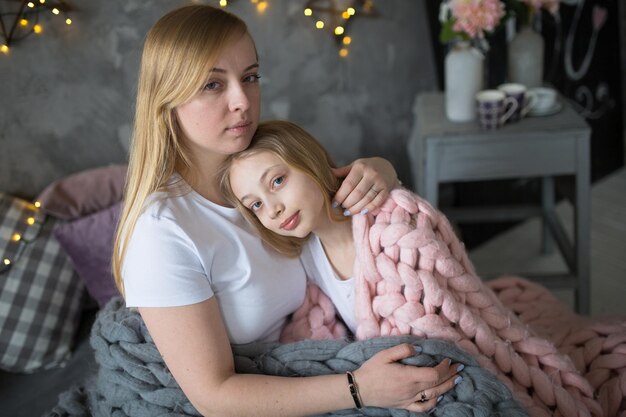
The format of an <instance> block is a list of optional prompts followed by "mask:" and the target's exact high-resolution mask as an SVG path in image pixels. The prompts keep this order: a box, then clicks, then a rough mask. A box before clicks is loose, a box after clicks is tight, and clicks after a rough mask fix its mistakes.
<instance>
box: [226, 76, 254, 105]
mask: <svg viewBox="0 0 626 417" xmlns="http://www.w3.org/2000/svg"><path fill="white" fill-rule="evenodd" d="M231 85H232V87H231V90H230V96H229V102H228V107H229V109H230V111H233V112H235V111H246V110H248V108H249V107H250V99H249V98H248V94H247V92H246V90H245V88H244V86H243V85H241V84H239V83H236V84H231Z"/></svg>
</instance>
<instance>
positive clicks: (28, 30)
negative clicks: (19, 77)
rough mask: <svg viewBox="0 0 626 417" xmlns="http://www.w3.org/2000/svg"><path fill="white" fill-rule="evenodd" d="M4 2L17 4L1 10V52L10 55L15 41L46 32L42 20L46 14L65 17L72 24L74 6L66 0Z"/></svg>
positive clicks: (66, 22) (11, 0)
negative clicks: (71, 12)
mask: <svg viewBox="0 0 626 417" xmlns="http://www.w3.org/2000/svg"><path fill="white" fill-rule="evenodd" d="M3 2H4V3H10V4H13V5H17V7H16V8H15V9H14V10H12V11H6V12H5V11H3V10H5V9H4V8H3V9H2V11H0V35H1V40H0V53H3V54H4V55H8V54H9V52H10V50H11V47H12V46H13V44H14V43H15V42H18V41H21V40H22V39H24V38H26V37H27V36H30V35H32V34H35V35H40V34H42V33H43V32H44V25H43V23H42V22H41V21H42V20H43V17H44V16H46V15H52V16H59V17H62V18H64V21H65V24H66V25H71V24H72V23H73V22H72V19H71V18H70V17H69V12H70V11H72V6H71V5H70V4H69V3H68V2H67V1H65V0H56V1H54V0H32V1H28V0H3Z"/></svg>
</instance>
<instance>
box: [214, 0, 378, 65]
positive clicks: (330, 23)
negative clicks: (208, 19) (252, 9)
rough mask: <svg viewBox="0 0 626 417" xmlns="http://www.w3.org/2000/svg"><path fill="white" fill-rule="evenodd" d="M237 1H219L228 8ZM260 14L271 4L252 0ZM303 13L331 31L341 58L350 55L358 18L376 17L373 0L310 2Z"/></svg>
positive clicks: (318, 27)
mask: <svg viewBox="0 0 626 417" xmlns="http://www.w3.org/2000/svg"><path fill="white" fill-rule="evenodd" d="M234 1H235V0H219V5H220V6H221V7H227V6H228V5H229V4H230V3H233V2H234ZM250 3H252V4H254V5H255V6H256V8H257V11H258V12H259V13H264V12H265V11H266V10H267V8H268V7H269V4H268V3H269V2H267V1H264V0H250ZM303 13H304V15H305V16H306V17H308V18H310V19H311V20H312V21H313V24H314V26H315V28H316V29H318V30H330V32H331V33H332V35H333V37H334V39H335V42H336V43H337V45H338V47H339V56H340V57H342V58H345V57H347V56H348V55H349V53H350V50H349V46H350V45H351V44H352V37H351V36H350V35H349V34H348V29H349V26H350V24H351V22H352V21H353V20H354V19H355V17H357V16H365V17H376V16H377V11H376V10H375V8H374V1H373V0H353V1H351V2H350V1H348V2H346V1H338V0H308V1H307V2H306V4H305V6H304V10H303Z"/></svg>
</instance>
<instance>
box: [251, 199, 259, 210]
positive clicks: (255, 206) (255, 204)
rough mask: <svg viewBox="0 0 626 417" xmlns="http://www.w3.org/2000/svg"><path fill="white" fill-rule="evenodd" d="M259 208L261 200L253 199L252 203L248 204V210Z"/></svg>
mask: <svg viewBox="0 0 626 417" xmlns="http://www.w3.org/2000/svg"><path fill="white" fill-rule="evenodd" d="M260 208H261V202H260V201H255V202H254V203H252V204H250V210H252V211H257V210H258V209H260Z"/></svg>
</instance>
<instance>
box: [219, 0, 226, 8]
mask: <svg viewBox="0 0 626 417" xmlns="http://www.w3.org/2000/svg"><path fill="white" fill-rule="evenodd" d="M220 6H222V7H226V6H228V1H227V0H220Z"/></svg>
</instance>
